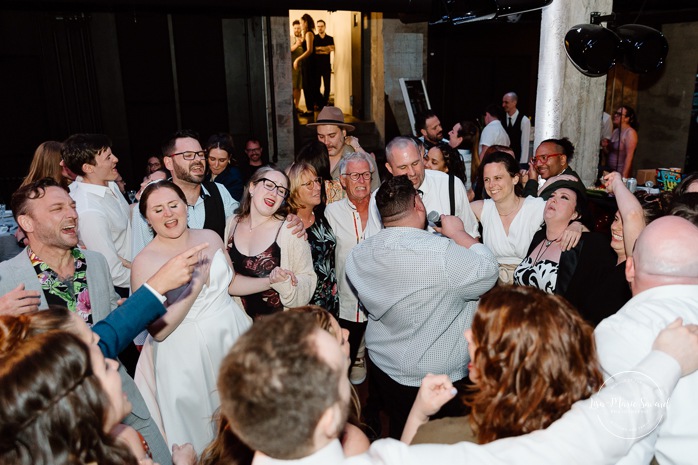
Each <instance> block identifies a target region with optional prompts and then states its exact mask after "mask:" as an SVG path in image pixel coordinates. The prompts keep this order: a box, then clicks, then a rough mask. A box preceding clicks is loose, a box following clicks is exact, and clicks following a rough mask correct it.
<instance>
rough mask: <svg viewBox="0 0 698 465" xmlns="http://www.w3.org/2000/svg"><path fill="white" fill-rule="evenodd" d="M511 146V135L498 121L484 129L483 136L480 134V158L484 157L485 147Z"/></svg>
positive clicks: (493, 121) (492, 122) (491, 122)
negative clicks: (483, 148)
mask: <svg viewBox="0 0 698 465" xmlns="http://www.w3.org/2000/svg"><path fill="white" fill-rule="evenodd" d="M509 144H511V141H510V140H509V134H507V132H506V131H505V130H504V126H502V123H501V122H500V121H499V120H498V119H495V120H492V121H490V124H488V125H487V126H485V127H484V128H483V129H482V134H480V156H481V157H482V155H483V150H482V147H483V145H486V146H488V147H492V146H493V145H506V146H507V147H509Z"/></svg>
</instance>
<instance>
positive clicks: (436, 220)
mask: <svg viewBox="0 0 698 465" xmlns="http://www.w3.org/2000/svg"><path fill="white" fill-rule="evenodd" d="M427 220H429V222H430V223H431V224H433V225H434V226H436V227H437V228H440V227H441V215H440V214H439V212H437V211H436V210H432V211H430V212H429V214H428V215H427Z"/></svg>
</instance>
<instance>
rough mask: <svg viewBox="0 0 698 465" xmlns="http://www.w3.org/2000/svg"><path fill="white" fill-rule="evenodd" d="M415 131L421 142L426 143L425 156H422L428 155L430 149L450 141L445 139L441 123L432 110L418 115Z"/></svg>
mask: <svg viewBox="0 0 698 465" xmlns="http://www.w3.org/2000/svg"><path fill="white" fill-rule="evenodd" d="M414 129H415V132H416V133H417V136H418V137H419V140H421V141H422V142H423V143H424V154H423V155H422V156H424V155H426V153H427V152H428V151H429V149H430V148H432V147H434V146H436V145H439V144H441V143H444V144H448V139H444V138H443V136H444V130H443V128H442V127H441V121H440V120H439V117H438V116H436V113H434V112H433V111H432V110H427V111H425V112H422V113H420V114H418V115H417V119H416V120H415V122H414Z"/></svg>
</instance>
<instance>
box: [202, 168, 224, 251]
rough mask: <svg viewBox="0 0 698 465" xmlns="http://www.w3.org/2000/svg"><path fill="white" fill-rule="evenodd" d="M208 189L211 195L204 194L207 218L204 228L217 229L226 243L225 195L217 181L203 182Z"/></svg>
mask: <svg viewBox="0 0 698 465" xmlns="http://www.w3.org/2000/svg"><path fill="white" fill-rule="evenodd" d="M202 186H204V187H205V188H206V190H207V191H208V194H209V195H204V211H205V213H206V218H205V219H204V229H211V230H213V231H216V232H217V233H218V235H219V236H221V239H223V242H224V243H225V242H226V241H225V238H224V237H223V236H224V235H225V207H224V206H223V197H221V192H220V191H219V190H218V186H216V183H215V182H204V183H203V184H202Z"/></svg>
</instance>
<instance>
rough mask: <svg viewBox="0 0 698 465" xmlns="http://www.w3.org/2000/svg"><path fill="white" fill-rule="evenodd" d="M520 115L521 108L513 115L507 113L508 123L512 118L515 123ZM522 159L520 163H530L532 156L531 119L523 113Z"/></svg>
mask: <svg viewBox="0 0 698 465" xmlns="http://www.w3.org/2000/svg"><path fill="white" fill-rule="evenodd" d="M518 116H519V110H518V109H517V110H516V111H515V112H514V114H513V115H511V116H509V115H507V123H509V120H510V119H511V124H514V122H515V121H516V118H517V117H518ZM521 118H522V119H521V161H520V163H528V159H529V158H530V156H531V147H530V143H531V120H530V119H528V117H527V116H526V115H523V114H521Z"/></svg>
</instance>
